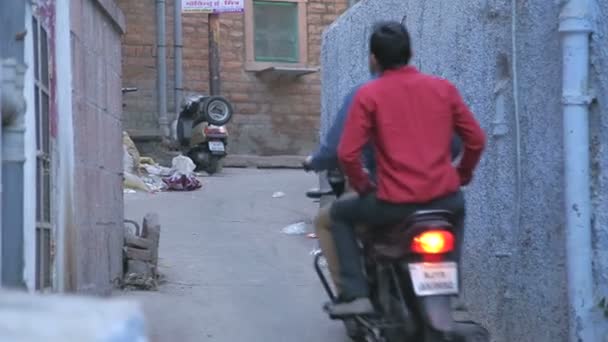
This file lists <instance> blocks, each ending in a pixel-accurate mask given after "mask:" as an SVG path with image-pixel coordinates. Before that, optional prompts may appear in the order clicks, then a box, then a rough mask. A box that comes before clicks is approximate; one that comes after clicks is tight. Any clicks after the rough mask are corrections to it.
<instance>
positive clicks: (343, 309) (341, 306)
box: [324, 297, 374, 318]
mask: <svg viewBox="0 0 608 342" xmlns="http://www.w3.org/2000/svg"><path fill="white" fill-rule="evenodd" d="M324 309H325V311H326V312H327V313H328V314H329V316H331V317H332V318H340V317H349V316H357V315H371V314H373V313H374V306H373V305H372V302H371V301H370V300H369V298H366V297H364V298H354V299H351V300H339V301H337V302H335V303H327V304H325V306H324Z"/></svg>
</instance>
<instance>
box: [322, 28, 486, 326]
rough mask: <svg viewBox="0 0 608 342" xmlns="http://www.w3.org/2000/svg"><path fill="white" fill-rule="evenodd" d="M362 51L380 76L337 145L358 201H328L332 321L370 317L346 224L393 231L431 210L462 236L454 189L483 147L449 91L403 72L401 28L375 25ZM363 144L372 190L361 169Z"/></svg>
mask: <svg viewBox="0 0 608 342" xmlns="http://www.w3.org/2000/svg"><path fill="white" fill-rule="evenodd" d="M370 50H371V54H370V58H373V59H374V62H375V63H377V65H379V67H380V69H381V72H382V74H381V77H380V78H378V79H376V80H374V81H371V82H369V83H367V84H366V85H364V86H363V87H362V88H360V89H359V91H358V92H357V94H356V95H355V98H354V102H353V104H352V106H351V107H350V110H349V113H348V118H347V119H346V124H345V127H344V132H343V135H342V138H341V140H340V144H339V146H338V159H339V162H340V164H341V166H342V170H343V172H344V173H345V174H346V176H347V177H348V180H349V182H350V184H351V186H352V187H353V189H354V190H355V191H356V192H357V193H358V194H359V196H358V197H356V198H352V199H350V198H349V199H343V200H340V201H336V202H334V204H333V205H332V208H331V219H332V222H333V226H332V231H333V235H334V240H335V244H336V250H337V253H338V258H339V260H340V278H341V293H340V298H339V300H338V302H337V303H331V304H328V306H327V310H328V311H329V312H330V313H331V314H333V315H335V316H348V315H354V314H366V313H372V312H373V307H372V304H371V302H370V300H369V289H368V286H367V281H366V279H365V276H364V274H363V268H362V265H361V258H360V255H359V247H358V245H357V240H356V236H355V233H354V230H353V227H354V225H355V224H359V223H362V224H367V225H371V226H378V225H387V224H396V223H399V222H401V221H403V220H405V219H406V218H407V217H408V216H409V215H411V214H412V213H413V212H414V211H416V210H419V209H433V208H435V209H446V210H450V211H452V212H453V213H454V214H455V216H456V217H457V221H458V222H457V226H459V227H457V228H459V229H462V223H463V221H464V212H465V209H464V197H463V195H462V193H461V191H460V187H461V186H462V185H467V184H468V183H469V182H470V181H471V178H472V177H473V170H474V169H475V167H476V166H477V163H478V162H479V160H480V158H481V153H482V151H483V149H484V146H485V135H484V132H483V130H482V129H481V127H480V126H479V123H478V122H477V120H476V119H475V117H474V116H473V114H472V113H471V111H470V110H469V108H468V107H467V106H466V105H465V103H464V101H463V99H462V97H461V96H460V93H459V92H458V90H457V89H456V87H454V85H452V84H451V83H450V82H448V81H447V80H444V79H441V78H438V77H434V76H431V75H426V74H424V73H421V72H419V71H418V70H416V68H414V67H413V66H409V65H408V64H409V62H410V58H411V56H412V52H411V48H410V37H409V33H408V32H407V30H406V28H405V27H404V26H403V25H401V24H400V23H398V22H383V23H379V24H378V25H376V28H375V30H374V32H373V34H372V36H371V39H370ZM454 132H456V134H458V135H459V136H460V137H461V138H462V141H463V145H464V154H463V156H462V159H461V161H460V164H459V166H457V167H454V166H453V165H452V158H451V153H450V142H451V140H452V136H453V134H454ZM370 141H371V142H372V143H373V146H374V155H375V158H376V163H377V166H376V168H377V170H376V173H377V175H376V178H377V182H376V183H374V182H373V181H372V180H371V179H370V177H369V176H368V174H367V173H366V172H365V170H364V168H363V165H362V162H361V152H362V150H363V147H364V146H365V145H366V144H367V143H368V142H370Z"/></svg>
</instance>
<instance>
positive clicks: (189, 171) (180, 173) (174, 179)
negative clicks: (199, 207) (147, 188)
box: [163, 156, 203, 191]
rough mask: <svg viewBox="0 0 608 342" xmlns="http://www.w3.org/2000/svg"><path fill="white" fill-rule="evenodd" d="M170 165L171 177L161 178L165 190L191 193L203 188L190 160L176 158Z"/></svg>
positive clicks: (183, 157)
mask: <svg viewBox="0 0 608 342" xmlns="http://www.w3.org/2000/svg"><path fill="white" fill-rule="evenodd" d="M171 164H172V167H171V175H170V176H168V177H164V178H163V182H164V183H165V185H166V186H167V188H166V189H167V190H173V191H192V190H196V189H199V188H201V187H202V186H203V185H202V184H201V182H200V181H199V180H198V178H197V177H196V174H195V173H194V169H196V165H195V164H194V162H193V161H192V159H190V158H188V157H186V156H177V157H175V158H173V161H172V163H171Z"/></svg>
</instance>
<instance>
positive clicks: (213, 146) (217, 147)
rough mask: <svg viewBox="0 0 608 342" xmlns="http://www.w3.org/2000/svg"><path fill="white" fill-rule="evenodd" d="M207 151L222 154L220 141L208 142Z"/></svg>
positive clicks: (222, 147)
mask: <svg viewBox="0 0 608 342" xmlns="http://www.w3.org/2000/svg"><path fill="white" fill-rule="evenodd" d="M209 151H211V152H224V151H225V148H224V143H223V142H221V141H210V142H209Z"/></svg>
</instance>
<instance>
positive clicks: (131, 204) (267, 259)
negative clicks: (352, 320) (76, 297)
mask: <svg viewBox="0 0 608 342" xmlns="http://www.w3.org/2000/svg"><path fill="white" fill-rule="evenodd" d="M203 182H204V184H203V188H202V189H200V190H197V191H194V192H182V193H159V194H154V195H151V194H144V193H137V194H125V218H128V219H134V220H138V221H140V220H141V218H142V217H143V216H144V215H145V214H146V213H147V212H157V213H158V214H159V216H160V221H161V229H162V231H161V238H160V241H161V242H160V244H161V245H160V271H161V273H163V275H164V276H165V277H166V283H165V284H163V285H162V286H161V288H160V290H159V291H158V292H129V293H127V294H126V295H127V296H129V297H135V298H139V299H141V300H142V301H143V303H144V308H145V311H146V315H147V319H148V326H149V330H150V335H151V338H152V339H151V340H152V341H154V342H160V341H163V342H164V341H170V342H174V341H175V342H177V341H179V342H200V341H217V342H305V341H306V342H309V341H315V342H326V341H332V342H345V341H348V339H347V338H346V337H345V333H344V331H343V328H342V326H341V325H340V324H339V323H337V322H334V321H330V320H329V319H328V318H327V317H326V316H325V315H324V313H323V312H322V310H321V304H322V302H324V301H325V300H326V297H325V295H324V293H323V289H322V287H321V285H320V283H319V282H318V280H317V278H316V275H315V273H314V270H313V268H312V256H311V255H310V252H311V250H312V249H313V247H314V245H315V243H314V241H313V240H310V239H308V238H307V237H306V236H304V235H301V236H294V235H286V234H283V233H282V232H281V229H282V228H283V227H285V226H287V225H289V224H292V223H295V222H299V221H305V222H310V221H311V218H312V216H313V215H314V213H315V211H316V209H317V208H318V204H316V203H313V202H312V201H310V200H309V199H307V198H306V197H305V195H304V193H305V191H306V190H307V189H309V188H311V187H315V186H316V185H317V178H316V176H315V175H313V174H306V173H304V172H303V171H299V170H257V169H225V170H223V171H222V172H221V173H220V174H219V175H215V176H213V177H205V178H203ZM275 192H283V193H284V194H285V196H283V197H279V198H273V193H275Z"/></svg>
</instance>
